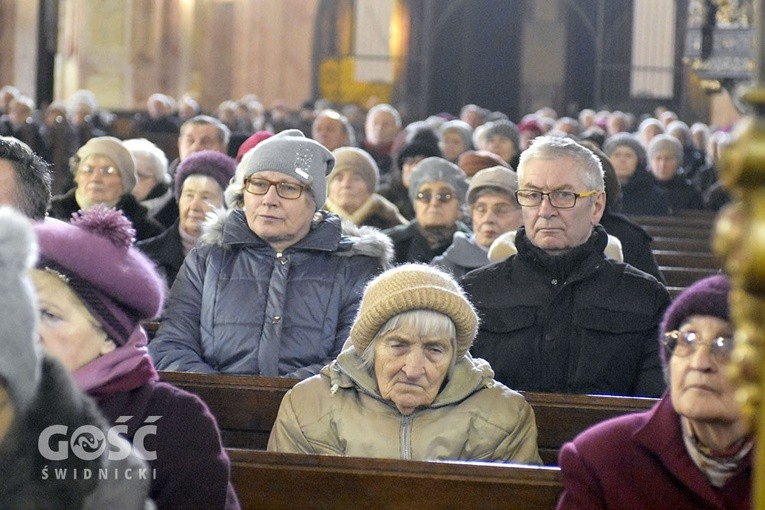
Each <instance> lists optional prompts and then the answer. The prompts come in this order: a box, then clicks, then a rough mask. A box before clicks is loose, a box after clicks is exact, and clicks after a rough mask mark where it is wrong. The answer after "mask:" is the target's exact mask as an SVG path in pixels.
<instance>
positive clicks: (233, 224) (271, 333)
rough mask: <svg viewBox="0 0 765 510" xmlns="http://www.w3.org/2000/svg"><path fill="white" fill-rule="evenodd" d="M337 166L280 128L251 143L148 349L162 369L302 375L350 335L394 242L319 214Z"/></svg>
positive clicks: (329, 356) (329, 357)
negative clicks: (222, 207)
mask: <svg viewBox="0 0 765 510" xmlns="http://www.w3.org/2000/svg"><path fill="white" fill-rule="evenodd" d="M334 162H335V159H334V157H333V156H332V153H331V152H329V151H328V150H327V149H326V148H325V147H324V146H322V145H321V144H319V143H318V142H315V141H313V140H310V139H307V138H305V137H304V136H303V135H302V133H300V132H299V131H297V130H288V131H284V132H282V133H279V134H278V135H275V136H272V137H271V138H269V139H268V140H265V141H263V142H261V143H259V144H258V145H257V146H256V147H255V148H254V149H252V150H251V151H249V152H248V153H247V154H246V155H245V156H244V158H243V159H242V161H241V163H240V164H239V166H238V167H237V171H236V175H235V177H234V181H233V182H232V183H231V184H230V185H229V186H228V188H227V189H226V193H225V194H226V201H227V203H228V205H229V209H228V210H225V211H224V210H219V211H218V215H217V217H216V218H215V219H214V220H212V221H211V222H209V223H207V224H206V225H205V232H204V233H203V234H202V237H201V238H200V241H199V243H198V245H197V246H196V247H195V248H193V249H192V250H191V252H190V253H189V255H188V256H187V257H186V259H185V261H184V263H183V266H182V267H181V269H180V271H179V273H178V276H177V277H176V280H175V284H174V285H173V288H172V290H171V292H170V297H169V299H168V303H167V308H166V311H165V315H164V317H163V320H162V325H161V327H160V328H159V330H158V331H157V334H156V336H155V338H154V339H153V340H152V342H151V343H150V346H149V350H150V352H151V355H152V358H153V359H154V362H155V364H156V366H157V368H159V369H160V370H178V371H188V372H221V373H232V374H255V375H265V376H271V377H295V378H301V379H302V378H306V377H309V376H311V375H314V374H316V373H318V371H319V369H321V367H322V366H324V365H325V364H327V363H328V362H329V361H331V360H332V359H334V357H336V356H337V355H338V354H339V352H340V349H341V347H342V345H343V343H344V342H345V340H346V339H347V338H348V332H349V330H350V327H351V324H352V322H353V319H354V317H355V316H356V311H357V308H358V304H359V301H360V299H361V294H362V291H363V289H364V286H365V284H366V282H367V281H368V280H369V279H371V278H372V277H373V276H374V275H375V274H377V273H378V272H380V271H381V270H382V269H383V268H384V267H387V265H388V264H389V260H390V256H391V255H390V254H391V251H392V249H391V246H390V240H388V239H387V238H386V237H385V236H384V235H382V234H381V233H380V232H379V231H378V230H376V229H373V228H370V227H361V228H359V229H356V228H355V227H352V225H348V226H347V227H348V228H353V229H354V230H353V232H350V231H346V232H343V230H342V229H341V224H340V218H339V217H338V216H337V215H335V214H330V213H327V212H325V211H320V210H319V208H320V207H321V205H322V204H323V203H324V201H325V199H326V193H327V184H326V175H327V174H328V173H329V172H330V171H331V170H332V167H333V166H334Z"/></svg>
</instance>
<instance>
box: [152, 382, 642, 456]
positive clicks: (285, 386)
mask: <svg viewBox="0 0 765 510" xmlns="http://www.w3.org/2000/svg"><path fill="white" fill-rule="evenodd" d="M160 377H161V379H162V380H163V381H165V382H169V383H171V384H174V385H176V386H178V387H179V388H183V389H185V390H187V391H190V392H192V393H195V394H197V395H199V396H200V397H201V398H202V400H204V401H205V402H206V403H207V405H208V407H209V408H210V411H211V412H212V413H213V415H214V416H215V417H216V419H217V420H218V425H219V427H220V429H221V436H222V438H223V444H224V445H225V446H226V447H229V448H251V449H260V450H263V449H265V448H266V446H267V444H268V436H269V434H270V432H271V427H272V426H273V423H274V421H275V420H276V415H277V413H278V411H279V405H280V404H281V400H282V397H283V396H284V394H285V393H286V392H287V390H289V389H290V388H292V386H294V385H295V383H297V380H295V379H281V378H271V377H259V376H237V375H210V374H192V373H185V372H161V373H160ZM524 396H525V397H526V400H527V401H528V402H529V404H531V407H532V408H533V409H534V414H535V416H536V422H537V429H538V431H539V433H538V439H537V441H538V444H539V454H540V455H541V456H542V460H543V461H544V463H545V464H546V465H555V464H557V462H558V457H557V456H558V450H559V449H560V447H561V446H562V445H563V443H564V442H566V441H570V440H571V439H573V438H574V437H575V436H576V435H577V434H578V433H580V432H582V431H583V430H584V429H586V428H587V427H589V426H591V425H594V424H595V423H599V422H601V421H603V420H606V419H608V418H613V417H614V416H619V415H621V414H625V413H629V412H637V411H643V410H645V409H648V408H649V407H651V406H652V405H653V404H654V403H655V402H656V399H650V398H634V397H612V396H602V395H564V394H554V393H532V392H525V393H524Z"/></svg>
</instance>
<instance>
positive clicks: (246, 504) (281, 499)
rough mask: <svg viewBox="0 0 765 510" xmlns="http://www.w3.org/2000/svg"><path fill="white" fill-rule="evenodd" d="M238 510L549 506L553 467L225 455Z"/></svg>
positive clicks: (555, 488) (553, 495)
mask: <svg viewBox="0 0 765 510" xmlns="http://www.w3.org/2000/svg"><path fill="white" fill-rule="evenodd" d="M228 454H229V458H230V459H231V466H232V481H233V484H234V487H235V489H236V492H237V494H238V495H239V501H240V503H241V504H242V508H243V509H249V508H269V509H273V510H279V509H293V508H301V509H302V508H317V509H318V508H321V509H324V508H333V509H354V510H356V509H364V510H372V509H378V508H379V509H409V508H411V509H416V510H430V509H432V510H442V509H445V508H460V509H463V508H481V509H491V508H513V509H517V510H524V509H540V508H542V509H544V508H554V507H555V503H556V501H557V499H558V497H559V495H560V492H561V490H562V488H563V486H562V482H561V477H560V470H559V469H558V468H553V467H537V466H523V465H519V464H490V463H481V462H420V461H404V460H396V459H362V458H355V457H333V456H321V455H297V454H289V453H275V452H263V451H254V450H229V451H228Z"/></svg>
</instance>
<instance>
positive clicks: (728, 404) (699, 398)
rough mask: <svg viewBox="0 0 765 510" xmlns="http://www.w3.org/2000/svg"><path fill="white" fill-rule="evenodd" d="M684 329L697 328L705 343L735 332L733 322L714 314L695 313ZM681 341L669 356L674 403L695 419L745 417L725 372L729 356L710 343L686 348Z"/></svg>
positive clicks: (724, 421)
mask: <svg viewBox="0 0 765 510" xmlns="http://www.w3.org/2000/svg"><path fill="white" fill-rule="evenodd" d="M680 331H693V332H695V333H696V334H697V335H698V336H699V337H700V341H701V342H702V343H707V342H710V341H712V340H713V339H715V338H718V337H731V336H733V327H732V326H731V324H730V322H728V321H724V320H722V319H720V318H718V317H714V316H710V315H693V316H691V317H690V319H689V320H687V321H686V322H685V323H684V324H683V325H682V326H681V327H680ZM685 351H687V349H685V350H682V349H681V346H680V345H678V347H677V348H675V351H674V353H673V354H672V356H671V357H670V358H669V374H670V388H671V395H672V406H673V407H674V408H675V411H677V413H678V414H679V415H681V416H685V417H686V418H688V419H690V420H691V421H692V422H693V423H699V424H702V423H708V424H713V423H717V424H721V425H722V424H736V423H738V422H740V421H743V418H742V414H741V409H740V407H739V406H738V404H737V403H736V401H735V399H734V397H733V394H734V392H735V387H734V385H733V384H732V383H731V382H730V380H729V379H728V377H726V375H725V370H726V366H727V364H728V359H727V357H726V356H725V355H723V354H722V353H715V352H714V351H713V350H712V349H710V347H709V345H702V346H700V347H699V348H698V349H697V350H696V351H695V352H690V353H689V352H685Z"/></svg>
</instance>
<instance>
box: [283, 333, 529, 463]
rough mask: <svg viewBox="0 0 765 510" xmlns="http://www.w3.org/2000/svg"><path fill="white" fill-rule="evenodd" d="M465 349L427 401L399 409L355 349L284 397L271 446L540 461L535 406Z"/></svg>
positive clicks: (346, 452)
mask: <svg viewBox="0 0 765 510" xmlns="http://www.w3.org/2000/svg"><path fill="white" fill-rule="evenodd" d="M493 376H494V372H493V370H492V369H491V367H490V366H489V364H488V363H486V362H485V361H484V360H482V359H477V358H472V357H470V354H466V355H465V357H463V358H462V359H460V360H459V361H458V362H457V364H456V365H455V368H454V370H453V372H452V375H451V378H450V379H449V381H448V382H447V384H446V385H445V387H444V388H443V389H442V390H441V392H440V393H439V394H438V396H437V397H436V399H435V401H434V402H433V404H432V405H431V406H430V407H428V408H423V409H419V410H417V411H415V412H414V413H413V414H411V415H409V416H402V415H401V414H400V413H399V412H398V410H397V409H396V406H395V405H394V404H393V403H392V402H390V401H386V400H383V398H382V397H381V396H380V394H379V392H378V390H377V383H376V381H375V379H374V377H373V375H372V374H370V372H369V371H368V370H366V369H364V368H363V367H362V366H361V361H360V359H359V357H358V355H357V354H356V351H355V349H354V348H352V347H351V348H348V349H346V350H344V351H343V352H341V353H340V355H339V356H338V357H337V359H336V360H335V361H333V362H332V363H331V364H329V365H328V366H326V367H324V368H323V369H322V370H321V373H320V374H318V375H315V376H313V377H311V378H309V379H306V380H305V381H302V382H300V383H298V384H297V385H296V386H295V387H294V388H293V389H292V390H290V391H289V392H288V393H287V394H286V395H285V397H284V400H283V401H282V404H281V407H280V408H279V415H278V417H277V418H276V423H275V424H274V427H273V429H272V431H271V437H270V439H269V442H268V449H269V450H270V451H280V452H292V453H308V454H325V455H344V456H353V457H379V458H399V459H413V460H474V461H505V462H519V463H527V464H541V463H542V461H541V459H540V457H539V452H538V449H537V428H536V422H535V420H534V411H533V410H532V408H531V406H530V405H529V404H528V403H527V402H526V400H525V399H524V398H523V396H522V395H520V394H519V393H517V392H515V391H513V390H510V389H509V388H507V387H506V386H504V385H503V384H501V383H499V382H497V381H495V380H494V379H493Z"/></svg>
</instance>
